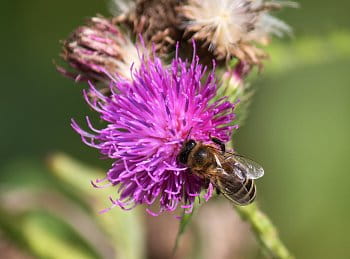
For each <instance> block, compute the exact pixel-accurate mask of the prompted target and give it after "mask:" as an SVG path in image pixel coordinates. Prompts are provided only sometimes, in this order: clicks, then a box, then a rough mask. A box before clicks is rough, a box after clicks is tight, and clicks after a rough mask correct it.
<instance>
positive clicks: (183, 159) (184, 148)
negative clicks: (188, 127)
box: [178, 139, 197, 164]
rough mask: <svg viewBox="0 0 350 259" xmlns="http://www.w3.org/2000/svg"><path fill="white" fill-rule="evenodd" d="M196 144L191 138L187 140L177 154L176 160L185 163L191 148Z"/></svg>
mask: <svg viewBox="0 0 350 259" xmlns="http://www.w3.org/2000/svg"><path fill="white" fill-rule="evenodd" d="M196 145H197V143H196V141H194V140H193V139H190V140H187V141H186V142H185V143H184V144H183V146H182V148H181V151H180V153H179V155H178V160H179V162H180V163H182V164H187V160H188V156H189V154H190V153H191V151H192V149H193V148H194V147H195V146H196Z"/></svg>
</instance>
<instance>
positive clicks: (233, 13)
mask: <svg viewBox="0 0 350 259" xmlns="http://www.w3.org/2000/svg"><path fill="white" fill-rule="evenodd" d="M284 5H289V6H295V4H294V3H291V2H288V3H287V2H285V3H283V2H265V1H263V0H218V1H213V0H188V2H187V4H185V5H183V6H181V7H180V8H179V9H178V10H179V11H180V14H181V16H182V17H183V19H184V22H183V24H184V26H185V32H186V34H187V35H189V37H190V38H192V39H195V40H197V41H200V42H202V43H203V45H204V46H208V49H209V50H210V51H212V52H213V53H214V55H215V56H216V58H217V59H218V60H225V59H226V60H228V59H230V58H232V57H236V58H238V59H239V60H242V61H244V62H246V63H249V64H253V65H261V62H262V60H263V59H264V58H266V57H267V55H266V53H265V52H264V51H263V50H261V49H259V48H257V47H256V46H255V45H254V43H265V44H266V43H268V41H269V39H270V36H271V35H273V34H274V35H277V36H282V35H283V34H284V33H289V32H290V31H291V29H290V27H289V26H288V25H286V24H285V23H284V22H282V21H280V20H278V19H277V18H274V17H272V16H270V15H269V14H268V13H267V12H268V11H270V10H276V9H281V8H282V7H283V6H284Z"/></svg>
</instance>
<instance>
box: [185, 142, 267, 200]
mask: <svg viewBox="0 0 350 259" xmlns="http://www.w3.org/2000/svg"><path fill="white" fill-rule="evenodd" d="M211 140H212V141H213V143H214V144H216V145H218V146H219V147H220V148H218V147H215V146H213V145H208V144H203V143H202V142H196V141H194V140H193V139H190V140H188V141H186V142H185V143H184V144H183V147H182V149H181V151H180V153H179V155H178V160H179V162H181V163H182V164H185V165H187V166H188V168H189V169H190V170H191V172H192V173H194V174H196V175H197V176H199V177H201V178H202V179H204V180H206V181H210V182H211V183H212V184H213V185H214V186H215V188H216V190H217V191H218V193H222V194H223V195H224V196H225V197H226V198H227V199H229V200H230V201H232V202H233V203H235V204H237V205H242V206H243V205H248V204H250V203H252V202H253V201H254V199H255V196H256V186H255V183H254V180H255V179H258V178H260V177H262V176H263V175H264V169H263V168H262V167H261V166H260V165H259V164H257V163H256V162H254V161H252V160H250V159H248V158H245V157H243V156H241V155H238V154H235V153H230V152H226V148H225V144H224V143H223V142H222V141H220V140H219V139H217V138H211Z"/></svg>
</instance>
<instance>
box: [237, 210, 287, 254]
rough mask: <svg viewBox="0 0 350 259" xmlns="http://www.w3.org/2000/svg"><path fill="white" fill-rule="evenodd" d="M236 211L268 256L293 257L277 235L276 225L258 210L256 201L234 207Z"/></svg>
mask: <svg viewBox="0 0 350 259" xmlns="http://www.w3.org/2000/svg"><path fill="white" fill-rule="evenodd" d="M236 211H237V212H238V214H239V215H240V216H241V218H242V219H243V220H245V221H246V222H247V223H249V225H250V226H251V228H252V230H253V232H254V234H255V236H256V238H257V240H258V241H259V243H260V245H261V246H262V248H263V250H264V251H265V252H266V253H267V255H268V256H270V257H272V258H276V259H277V258H278V259H292V258H294V257H293V256H292V255H291V254H290V252H289V251H288V249H287V248H286V247H285V246H284V244H283V243H282V241H281V240H280V239H279V237H278V233H277V230H276V227H275V226H274V225H273V224H272V222H271V220H270V219H269V218H268V217H267V216H266V215H265V214H264V213H263V212H261V211H260V210H259V208H258V206H257V205H256V203H253V204H251V205H249V206H244V207H240V206H237V207H236Z"/></svg>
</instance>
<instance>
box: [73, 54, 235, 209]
mask: <svg viewBox="0 0 350 259" xmlns="http://www.w3.org/2000/svg"><path fill="white" fill-rule="evenodd" d="M110 89H111V93H112V94H111V95H110V96H104V95H102V94H101V93H100V92H98V91H97V90H96V89H95V88H94V87H93V86H91V90H90V91H92V92H94V94H95V95H96V96H98V98H97V99H94V100H91V99H90V98H89V97H88V95H87V94H85V96H86V101H87V102H89V104H90V106H91V107H92V108H93V109H94V110H96V111H97V112H98V113H100V117H101V119H102V120H103V121H105V122H106V124H107V126H106V127H104V128H102V129H95V128H94V127H93V126H92V125H91V123H90V121H89V119H88V125H89V127H90V130H91V132H87V131H84V130H82V129H81V128H80V127H79V126H78V125H77V124H76V123H75V122H74V121H73V123H72V126H73V128H74V129H75V130H76V131H77V132H78V133H79V134H80V135H81V137H82V140H83V141H84V142H85V143H86V144H87V145H89V146H91V147H94V148H96V149H98V150H99V151H100V152H101V153H102V154H103V155H104V156H106V157H108V158H110V159H112V160H113V161H114V162H113V165H112V168H111V169H110V170H109V171H108V173H107V176H106V177H105V178H104V179H101V180H98V181H97V182H96V183H95V184H98V183H101V182H103V181H106V182H107V184H109V185H113V186H117V188H118V193H119V195H118V197H116V198H111V200H112V202H113V204H114V205H117V206H120V207H122V208H124V209H130V208H133V207H134V206H136V205H138V204H146V205H147V206H150V205H152V204H153V203H155V202H156V201H158V202H159V207H160V209H159V211H160V212H163V211H173V210H175V209H176V208H177V207H178V205H181V207H183V208H186V209H188V210H191V208H192V206H193V202H194V200H195V197H197V196H199V195H200V192H201V190H202V189H203V188H208V193H207V195H208V196H207V198H209V197H210V196H211V190H212V187H213V186H211V185H209V186H208V183H206V182H204V181H203V180H202V179H200V178H199V177H197V176H196V175H194V174H192V173H191V172H190V171H189V169H188V168H186V167H185V165H183V164H181V163H179V161H178V159H177V156H178V154H179V152H180V150H181V147H182V145H183V143H184V142H185V141H186V140H187V138H191V139H194V140H196V141H203V142H204V143H209V140H210V136H215V137H217V138H219V139H221V140H223V141H224V142H227V141H228V140H229V139H230V136H231V132H232V129H233V128H234V127H235V126H233V125H232V120H233V119H234V116H235V115H234V113H233V108H234V105H233V104H232V103H230V102H228V101H226V99H225V98H222V99H220V100H218V101H213V99H214V98H215V95H216V91H217V85H216V81H215V78H214V73H210V74H209V76H207V77H206V76H205V68H203V67H202V66H201V65H200V64H199V60H198V58H197V57H195V58H193V60H192V62H191V63H188V62H187V61H183V60H181V59H180V58H178V57H176V58H175V59H174V60H173V61H172V63H171V65H170V66H164V65H163V64H162V62H161V61H160V59H158V58H157V57H155V58H154V59H152V60H146V59H142V64H141V66H140V68H139V69H138V70H136V71H134V73H133V79H132V80H125V79H123V78H120V77H118V78H117V79H113V80H112V81H111V84H110ZM114 205H113V206H114ZM113 206H112V207H113ZM150 213H151V212H150Z"/></svg>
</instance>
